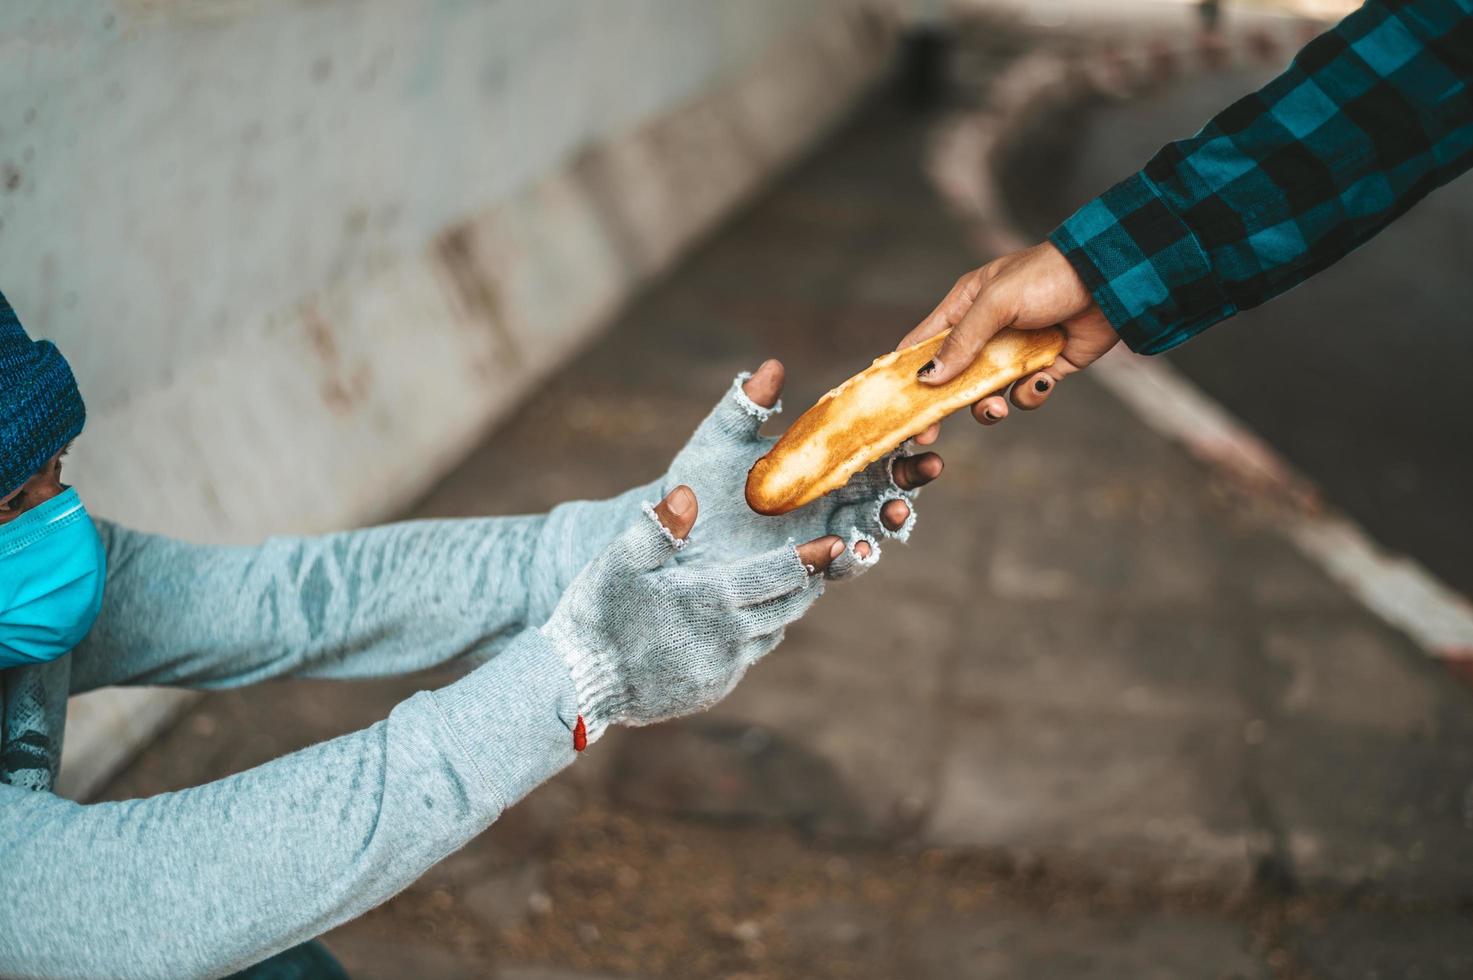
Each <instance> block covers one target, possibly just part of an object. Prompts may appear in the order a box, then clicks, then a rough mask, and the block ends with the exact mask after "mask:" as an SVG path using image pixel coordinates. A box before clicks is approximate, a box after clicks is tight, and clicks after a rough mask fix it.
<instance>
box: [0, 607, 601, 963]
mask: <svg viewBox="0 0 1473 980" xmlns="http://www.w3.org/2000/svg"><path fill="white" fill-rule="evenodd" d="M576 710H577V696H576V692H575V689H574V687H573V684H572V681H571V679H570V677H569V673H568V668H567V665H566V662H565V660H564V658H563V656H562V655H561V654H560V653H559V652H558V651H557V650H556V649H554V648H553V647H552V645H551V644H550V643H549V642H548V641H547V640H546V639H544V638H543V637H542V635H541V634H540V633H538V632H536V631H529V632H526V633H523V634H522V635H521V636H519V637H518V638H516V639H515V640H514V641H511V642H510V643H509V644H508V645H507V648H506V650H505V651H504V652H503V653H502V655H501V656H498V657H497V658H496V659H495V660H494V661H492V662H491V663H488V664H486V665H484V666H482V667H481V668H479V669H478V670H476V671H474V672H473V673H471V674H469V675H468V676H466V677H464V678H462V679H461V680H459V681H457V682H456V683H454V684H452V685H450V686H448V687H446V688H443V689H441V690H439V691H434V692H428V691H426V692H421V693H420V694H417V695H415V696H414V697H412V698H410V699H409V700H407V701H405V702H403V703H402V704H400V705H399V706H398V707H396V708H395V709H394V710H393V712H392V713H390V715H389V717H388V719H387V720H385V721H383V722H380V723H379V724H377V725H374V726H373V727H371V728H367V729H365V730H363V731H360V732H355V733H353V734H350V735H345V736H343V737H342V738H338V739H334V740H332V741H330V742H324V743H322V744H320V745H315V746H313V747H311V748H308V749H305V750H303V751H300V752H296V753H293V754H291V755H288V756H284V757H282V758H280V759H277V760H275V761H273V762H270V763H268V764H266V765H263V766H260V767H258V768H256V769H252V770H249V771H247V772H244V773H240V774H239V775H236V776H232V777H229V778H228V779H223V780H220V781H219V782H215V783H210V784H207V785H205V786H200V787H196V788H193V789H188V790H184V791H182V792H177V793H167V794H164V795H161V796H156V797H152V798H150V799H145V800H131V801H128V802H122V803H100V804H94V805H90V806H82V805H79V804H76V803H72V802H70V801H67V800H63V799H60V798H58V797H56V796H53V795H51V794H50V793H37V792H31V791H27V790H22V789H17V788H15V787H11V786H0V867H3V868H4V869H5V872H4V880H5V891H6V894H7V896H8V899H7V901H6V908H5V911H4V912H3V913H0V975H4V976H16V977H55V976H96V977H104V976H105V977H118V978H126V977H170V978H173V977H194V976H221V975H223V974H225V973H228V972H231V971H233V970H237V969H240V968H243V967H244V966H246V965H248V964H250V963H253V962H256V961H258V960H260V959H263V958H264V957H266V956H268V955H270V954H272V953H275V952H277V951H279V950H281V949H285V948H286V947H288V946H291V945H293V944H295V943H298V942H301V941H303V940H305V939H307V938H310V937H312V936H315V935H318V934H320V933H322V932H324V931H325V930H327V929H330V928H332V927H333V926H334V925H336V924H338V923H340V922H344V921H346V920H348V919H350V918H352V917H354V916H356V915H359V914H361V913H363V912H365V911H367V910H368V909H370V908H372V907H373V906H375V905H377V904H379V903H380V902H383V901H384V900H386V899H388V898H389V897H390V896H392V895H394V894H395V893H396V892H398V891H400V890H401V889H403V888H404V887H405V886H407V885H408V884H409V883H410V882H412V881H414V879H415V878H417V877H418V876H419V875H420V874H422V873H423V872H424V871H425V870H426V869H428V868H429V867H430V866H432V865H433V864H434V863H435V862H437V861H439V860H440V859H441V858H442V857H444V856H445V855H446V854H448V853H450V852H451V851H453V850H455V849H456V848H458V847H460V846H462V845H463V844H465V843H466V842H467V841H468V840H470V839H471V838H472V837H473V836H475V835H476V834H477V833H479V832H480V831H481V830H483V829H484V828H485V827H486V826H488V825H489V824H490V823H491V822H492V821H494V820H495V819H496V818H497V816H498V815H500V813H501V812H502V810H504V809H505V808H506V807H508V806H510V805H511V804H513V803H515V802H516V801H517V800H519V799H520V798H521V797H522V796H524V795H525V794H526V793H527V792H528V791H529V790H530V789H531V788H532V787H533V786H535V785H536V784H538V783H539V782H541V781H542V780H544V779H546V778H548V777H549V776H551V775H552V774H553V773H555V772H557V771H558V770H559V769H561V768H562V767H563V766H565V765H567V764H568V763H569V762H570V761H571V760H572V758H573V748H572V743H571V738H570V728H571V725H572V722H573V719H574V717H575V716H576Z"/></svg>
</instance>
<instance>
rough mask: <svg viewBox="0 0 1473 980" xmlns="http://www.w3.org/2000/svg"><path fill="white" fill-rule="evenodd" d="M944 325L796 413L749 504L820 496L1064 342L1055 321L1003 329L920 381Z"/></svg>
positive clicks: (785, 505) (783, 509)
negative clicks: (936, 377)
mask: <svg viewBox="0 0 1473 980" xmlns="http://www.w3.org/2000/svg"><path fill="white" fill-rule="evenodd" d="M947 333H950V331H944V332H942V333H939V334H937V335H936V336H934V337H932V338H930V339H929V340H925V341H922V342H921V343H919V344H916V345H915V346H914V347H907V348H905V349H903V350H898V351H892V352H891V353H889V354H886V355H884V356H883V357H880V358H877V359H876V360H875V362H874V363H873V364H871V365H870V366H869V367H867V368H865V369H864V370H863V371H861V372H860V373H858V374H856V375H855V376H854V377H852V378H850V379H849V380H848V381H845V382H844V383H843V384H841V385H839V387H837V388H835V389H833V390H832V391H830V392H829V393H828V394H826V395H824V396H823V397H822V398H820V399H819V400H818V403H817V404H816V405H814V406H813V407H812V408H810V409H809V410H808V411H806V412H804V413H803V414H802V415H801V416H799V417H798V419H797V420H796V421H795V422H794V423H793V424H792V426H791V427H789V429H788V431H787V432H785V433H783V436H782V438H781V439H779V440H778V441H777V444H776V445H775V446H773V447H772V450H771V451H770V452H768V454H767V455H766V456H763V457H762V458H761V459H759V460H757V462H756V463H754V464H753V465H752V469H751V471H750V472H749V473H748V474H747V504H748V506H750V507H751V508H752V509H753V510H754V511H756V512H757V513H759V514H768V515H777V514H786V513H787V512H788V511H790V510H796V509H797V508H799V507H802V506H803V505H804V504H807V503H810V502H812V501H814V500H817V499H818V498H819V497H821V496H823V495H824V494H826V493H829V492H830V491H832V490H837V489H838V488H839V487H842V486H843V485H844V484H845V483H847V482H849V478H850V477H851V476H853V475H854V474H855V473H858V472H859V471H860V470H862V469H864V467H866V466H868V465H869V464H870V463H873V462H874V461H875V460H877V459H879V458H880V457H881V456H884V455H885V454H886V453H888V452H890V451H891V450H893V449H894V448H895V447H896V446H899V445H900V444H901V443H902V442H904V441H905V440H906V439H908V438H910V437H911V436H913V435H915V434H916V433H918V432H921V431H923V430H924V429H925V428H926V427H927V426H929V425H930V424H931V423H933V422H939V421H940V420H941V419H943V418H945V417H946V416H948V415H950V414H951V413H952V412H954V411H956V410H957V409H959V408H962V407H964V406H967V405H970V404H972V403H973V402H975V401H977V400H978V399H981V398H984V397H986V396H987V395H990V394H992V393H993V392H994V391H997V390H999V389H1001V388H1004V387H1006V386H1007V385H1010V384H1012V383H1013V382H1014V381H1017V380H1018V379H1019V378H1023V377H1026V376H1028V375H1030V374H1032V373H1033V372H1034V371H1039V370H1042V369H1043V368H1046V367H1048V366H1049V365H1050V364H1052V363H1054V359H1055V358H1056V357H1058V356H1059V352H1060V351H1062V350H1063V349H1064V332H1063V331H1062V330H1061V329H1059V328H1058V327H1050V328H1048V329H1045V330H1011V329H1008V330H1003V331H1001V332H999V333H998V335H997V336H996V337H994V338H992V340H990V341H988V343H987V345H986V346H985V347H983V348H982V352H981V353H980V354H979V355H978V356H977V359H976V360H975V361H973V362H972V364H971V366H970V367H968V368H967V369H966V370H965V371H963V372H962V373H961V374H959V375H957V376H956V377H955V378H953V379H951V380H950V381H948V382H947V383H946V384H944V385H926V384H922V383H921V382H920V381H917V380H916V372H917V371H918V370H920V368H921V367H922V366H923V365H924V364H925V363H926V362H927V361H929V360H930V359H931V357H932V355H934V354H935V353H936V350H937V348H939V347H940V346H941V342H942V341H943V340H945V339H946V334H947Z"/></svg>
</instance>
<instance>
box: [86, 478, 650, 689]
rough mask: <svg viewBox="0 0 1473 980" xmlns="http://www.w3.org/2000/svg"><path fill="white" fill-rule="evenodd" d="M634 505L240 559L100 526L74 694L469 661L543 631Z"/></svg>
mask: <svg viewBox="0 0 1473 980" xmlns="http://www.w3.org/2000/svg"><path fill="white" fill-rule="evenodd" d="M642 495H643V496H645V497H647V496H648V488H638V489H636V490H632V491H630V492H629V493H627V494H624V495H623V496H621V497H616V498H613V499H612V500H606V501H578V502H574V503H569V504H564V505H562V506H560V507H557V508H555V509H554V510H553V511H552V512H551V513H549V514H546V515H538V516H533V517H499V518H479V519H471V520H431V521H410V522H405V523H400V524H391V525H388V526H385V527H377V528H369V529H367V530H360V531H348V532H343V533H340V534H332V535H328V536H325V537H319V538H279V539H273V540H270V541H267V542H266V543H264V544H262V545H259V546H255V547H217V546H209V545H198V544H190V543H187V542H183V541H177V540H173V539H169V538H164V537H160V536H157V535H151V534H141V533H139V532H136V531H130V530H127V529H126V528H122V527H119V526H117V525H114V524H110V523H106V522H102V523H101V525H100V528H101V531H102V536H103V541H104V543H105V545H106V547H107V552H108V580H107V590H106V593H105V597H104V603H103V609H102V613H101V615H100V616H99V617H98V620H97V623H96V625H95V626H94V627H93V629H92V631H91V633H90V634H89V635H88V636H87V638H86V640H84V641H83V643H82V644H81V646H79V647H78V649H77V651H76V653H75V655H74V657H73V667H72V683H73V691H74V692H81V691H85V690H90V689H93V688H97V687H105V686H108V685H116V684H162V685H174V686H182V687H198V688H206V689H214V688H225V687H235V686H240V685H244V684H251V683H255V682H257V681H261V680H266V679H269V678H273V677H282V676H299V677H328V678H361V677H374V676H383V675H386V674H401V673H407V672H410V671H414V670H420V669H424V668H428V667H433V666H435V665H438V664H442V663H445V662H447V661H450V660H455V659H457V658H461V657H469V658H470V659H471V661H472V662H480V661H483V660H485V659H487V658H489V657H490V656H492V655H494V654H495V653H496V652H497V651H499V650H500V649H501V648H502V647H503V646H505V645H506V644H507V643H508V642H509V641H510V639H511V638H512V637H514V636H516V635H517V633H518V632H520V631H521V630H522V629H525V628H526V627H529V626H537V625H540V624H541V622H542V621H544V620H545V619H546V618H547V615H548V614H549V613H550V612H551V610H552V607H553V605H554V604H555V603H556V602H557V599H558V597H559V596H560V595H561V594H562V591H563V589H564V588H566V587H567V584H568V582H570V581H572V579H573V577H574V576H575V575H576V574H577V573H578V570H579V569H581V568H582V567H583V565H584V564H585V563H586V562H587V559H588V557H589V555H590V554H593V553H597V551H598V549H599V548H601V547H602V546H603V544H605V543H607V542H608V540H609V539H610V538H612V537H613V535H614V533H615V532H616V531H617V530H618V529H619V528H620V527H623V526H624V525H625V524H627V523H628V521H629V519H630V517H631V516H632V515H634V514H637V513H638V512H639V502H640V500H641V499H642Z"/></svg>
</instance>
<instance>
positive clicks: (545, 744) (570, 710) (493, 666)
mask: <svg viewBox="0 0 1473 980" xmlns="http://www.w3.org/2000/svg"><path fill="white" fill-rule="evenodd" d="M432 697H433V698H434V699H435V703H436V704H437V705H438V706H439V708H440V712H441V714H443V715H444V717H445V721H446V723H447V724H448V725H449V727H450V729H451V731H452V732H453V733H454V735H455V737H456V740H457V741H458V742H459V743H460V747H461V749H462V751H464V752H465V754H466V756H467V757H468V758H469V760H470V762H471V764H472V765H473V766H474V767H475V769H476V770H478V771H479V772H480V773H481V774H482V775H483V776H484V777H485V780H486V782H487V783H488V784H489V786H490V787H491V789H492V790H493V791H494V792H495V793H496V794H497V795H498V796H499V797H500V798H501V801H502V807H503V808H505V807H509V806H511V805H512V804H513V803H516V802H517V801H518V800H520V799H521V798H522V797H524V796H526V795H527V794H528V793H529V792H531V791H532V789H533V788H534V787H536V786H538V785H539V784H541V783H543V782H544V781H546V780H547V779H549V778H550V777H551V776H553V775H554V774H555V773H557V772H558V771H559V770H561V769H562V768H563V767H564V766H566V765H568V764H569V763H571V762H572V761H573V759H574V758H575V756H576V753H575V752H574V750H573V727H574V724H575V722H576V719H577V714H578V709H577V703H578V702H577V691H576V690H575V689H574V687H573V680H572V678H571V677H570V676H569V674H568V667H567V664H566V663H564V662H563V658H562V656H561V655H560V654H559V653H558V651H557V650H556V649H555V648H554V647H553V645H552V644H551V643H549V642H548V641H547V639H546V637H544V636H543V635H542V634H541V633H539V632H538V631H537V630H527V631H526V632H524V633H522V634H521V635H520V636H518V637H517V638H516V640H515V641H513V642H512V644H511V645H510V646H508V647H507V648H506V649H505V650H504V651H502V652H501V653H500V654H498V655H497V656H496V657H495V659H493V660H491V661H490V662H488V663H486V664H483V665H482V666H480V667H478V668H476V669H475V670H474V671H472V672H471V673H470V674H467V675H466V676H465V677H462V678H461V679H460V680H458V681H456V682H455V683H454V684H451V685H450V686H448V687H444V688H441V689H440V690H438V691H435V692H434V694H433V695H432Z"/></svg>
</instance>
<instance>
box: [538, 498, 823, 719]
mask: <svg viewBox="0 0 1473 980" xmlns="http://www.w3.org/2000/svg"><path fill="white" fill-rule="evenodd" d="M644 510H645V513H644V514H643V515H641V516H640V517H639V518H637V519H636V521H635V523H634V525H633V526H632V527H630V528H628V529H627V530H626V531H624V532H623V533H622V534H621V535H619V537H617V538H615V539H614V540H613V541H612V542H611V543H610V544H609V546H608V547H607V548H605V549H604V551H603V553H602V554H600V555H599V556H598V557H597V558H595V559H594V560H593V561H591V562H590V563H589V564H588V566H587V567H586V568H584V569H583V571H582V572H580V573H579V574H578V577H577V578H575V579H574V580H573V583H572V584H571V585H570V586H569V587H568V590H567V591H566V592H565V593H564V594H563V597H562V599H561V601H559V602H558V604H557V608H556V609H554V610H553V613H552V617H551V619H549V620H548V621H547V623H546V624H545V625H544V626H543V627H542V633H543V635H544V636H546V637H547V638H548V640H549V641H551V643H552V644H553V646H554V647H556V648H557V649H558V650H559V651H560V652H561V653H562V655H563V658H564V659H565V660H566V661H567V663H568V669H569V671H570V672H571V674H572V677H573V683H574V686H575V687H576V688H577V691H578V710H579V715H580V719H579V720H580V722H581V725H580V726H579V727H580V728H581V729H582V731H581V732H580V731H579V730H578V729H575V732H574V736H575V742H574V744H575V745H578V746H579V747H580V748H581V747H582V743H581V741H580V740H581V739H583V738H586V740H587V741H588V742H591V741H593V740H595V739H597V738H598V737H599V736H600V735H601V734H603V731H604V729H605V728H607V727H608V726H609V725H614V724H624V725H648V724H652V723H654V722H657V721H663V720H665V719H667V718H675V717H678V716H680V715H687V714H690V713H692V712H695V711H700V710H702V709H705V708H709V707H710V706H711V705H713V704H715V703H716V702H718V701H720V700H721V699H722V698H724V697H725V696H726V695H727V693H729V692H730V691H731V689H732V688H733V687H735V686H736V684H737V682H738V681H739V680H741V678H742V675H743V674H745V673H746V671H747V668H748V667H750V666H751V665H752V664H754V663H756V662H757V661H758V660H759V659H761V657H762V656H763V655H764V654H766V653H767V652H768V651H769V650H771V649H772V648H773V647H775V646H777V645H778V643H780V642H781V641H782V638H783V630H784V628H785V627H786V626H787V625H788V624H789V623H791V622H793V621H794V620H796V619H798V618H799V617H801V616H802V615H803V614H804V613H805V612H806V611H807V610H808V607H809V606H811V605H812V604H813V602H814V600H816V599H817V598H818V597H819V596H820V595H821V594H822V593H823V580H822V578H821V577H820V576H816V575H815V576H810V575H809V574H808V572H807V570H806V569H805V568H804V567H803V564H802V562H801V560H800V559H799V558H798V555H797V553H796V552H795V551H794V549H793V548H792V546H790V545H787V544H782V545H780V546H779V547H776V548H772V549H769V550H766V551H762V552H751V553H749V555H748V557H744V558H740V559H734V560H730V561H708V562H703V563H701V564H699V565H685V566H677V565H675V564H674V563H673V562H672V561H671V559H672V558H674V556H675V555H676V553H677V552H679V551H680V550H681V549H682V548H683V547H684V543H683V542H681V541H678V540H677V539H676V538H675V537H674V536H673V535H672V534H671V533H670V532H669V531H667V530H666V529H665V528H664V527H663V526H662V525H661V524H660V523H659V520H658V518H656V517H655V514H654V511H653V510H652V509H651V508H650V507H649V506H648V505H646V506H645V508H644ZM704 520H705V516H704V515H703V516H702V517H701V521H702V522H703V521H704Z"/></svg>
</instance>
